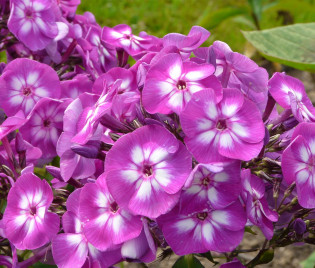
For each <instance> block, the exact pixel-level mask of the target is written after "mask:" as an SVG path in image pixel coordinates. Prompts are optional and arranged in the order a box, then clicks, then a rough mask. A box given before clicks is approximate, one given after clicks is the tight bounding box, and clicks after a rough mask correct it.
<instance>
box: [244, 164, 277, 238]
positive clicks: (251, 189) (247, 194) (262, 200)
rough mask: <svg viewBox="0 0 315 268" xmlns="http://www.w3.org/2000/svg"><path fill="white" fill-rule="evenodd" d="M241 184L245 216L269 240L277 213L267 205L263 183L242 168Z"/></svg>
mask: <svg viewBox="0 0 315 268" xmlns="http://www.w3.org/2000/svg"><path fill="white" fill-rule="evenodd" d="M242 184H243V190H244V192H243V193H242V197H243V199H244V202H245V204H246V212H247V217H248V219H249V221H250V222H251V223H252V224H254V225H256V226H258V227H259V228H260V229H261V231H262V232H263V234H264V235H265V237H266V238H267V239H268V240H270V239H271V238H272V237H273V222H277V221H278V213H277V212H276V211H273V210H271V209H270V208H269V206H268V203H267V200H266V197H265V184H264V182H263V180H262V179H260V178H258V177H256V176H255V175H252V174H251V171H250V170H249V169H246V170H242Z"/></svg>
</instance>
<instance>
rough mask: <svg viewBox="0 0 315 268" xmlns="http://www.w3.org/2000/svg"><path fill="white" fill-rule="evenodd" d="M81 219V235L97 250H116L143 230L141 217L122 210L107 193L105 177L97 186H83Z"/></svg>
mask: <svg viewBox="0 0 315 268" xmlns="http://www.w3.org/2000/svg"><path fill="white" fill-rule="evenodd" d="M80 218H81V219H82V220H83V221H84V227H83V233H84V235H85V237H86V239H87V241H88V242H89V243H91V244H92V245H93V246H95V247H96V248H97V249H99V250H107V249H111V248H115V247H117V246H118V245H120V244H121V243H123V242H126V241H128V240H130V239H133V238H136V237H138V236H139V235H140V233H141V230H142V228H143V224H142V221H141V218H140V216H134V215H132V214H131V213H130V212H129V211H128V210H126V209H124V208H121V207H120V206H119V205H118V204H117V202H116V201H115V199H114V198H113V197H112V195H111V194H110V193H109V191H108V189H107V186H106V182H105V175H104V174H103V175H101V176H100V177H99V178H98V179H97V181H96V183H88V184H86V185H85V186H84V187H83V189H82V192H81V195H80Z"/></svg>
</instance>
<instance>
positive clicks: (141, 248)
mask: <svg viewBox="0 0 315 268" xmlns="http://www.w3.org/2000/svg"><path fill="white" fill-rule="evenodd" d="M142 221H143V229H142V231H141V233H140V235H139V236H138V237H136V238H133V239H131V240H128V241H126V242H125V243H124V244H123V245H122V247H121V255H122V257H123V258H125V259H127V260H136V261H139V260H140V261H141V262H147V263H148V262H152V261H154V260H155V257H156V245H155V242H154V240H153V238H152V235H151V233H150V230H149V227H148V222H147V220H145V219H143V220H142Z"/></svg>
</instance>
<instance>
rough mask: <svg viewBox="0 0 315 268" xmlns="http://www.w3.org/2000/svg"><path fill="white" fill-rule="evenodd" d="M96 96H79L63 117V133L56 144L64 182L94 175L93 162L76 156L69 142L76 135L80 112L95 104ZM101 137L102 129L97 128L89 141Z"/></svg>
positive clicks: (100, 127)
mask: <svg viewBox="0 0 315 268" xmlns="http://www.w3.org/2000/svg"><path fill="white" fill-rule="evenodd" d="M97 98H98V96H97V95H92V94H88V93H84V94H81V95H80V96H79V97H78V98H77V99H75V100H74V101H73V102H71V103H70V105H69V106H68V107H67V109H66V110H65V113H64V117H63V132H62V133H61V135H60V137H59V139H58V142H57V148H56V149H57V154H58V155H59V156H60V174H61V176H62V178H63V179H64V180H65V181H68V180H69V179H70V178H71V177H73V178H75V179H84V178H87V177H89V176H91V175H93V174H94V172H95V160H94V159H88V158H85V157H82V156H80V155H78V154H76V153H75V152H74V151H73V150H72V149H71V146H72V144H74V143H73V142H72V141H71V140H72V138H73V137H74V136H75V135H76V134H77V133H78V128H79V127H80V125H79V124H78V122H79V120H80V116H81V114H82V112H83V111H84V110H85V109H86V108H88V107H91V106H93V105H94V104H95V102H96V101H97ZM102 135H103V127H102V126H100V125H99V126H98V128H97V129H96V131H95V133H94V135H92V136H91V138H90V140H100V139H101V137H102Z"/></svg>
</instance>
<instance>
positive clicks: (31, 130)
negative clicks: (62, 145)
mask: <svg viewBox="0 0 315 268" xmlns="http://www.w3.org/2000/svg"><path fill="white" fill-rule="evenodd" d="M68 103H69V101H66V102H62V101H58V100H53V99H50V98H43V99H41V100H40V101H39V102H38V103H37V104H36V105H35V107H34V109H33V110H32V112H31V113H30V115H29V119H28V121H27V123H26V124H25V125H24V126H23V127H21V129H20V132H21V133H22V134H23V137H24V138H25V140H27V141H28V142H30V143H31V144H32V145H33V146H36V147H38V148H40V149H41V150H42V152H44V155H43V157H44V159H52V158H53V157H55V156H57V152H56V145H57V141H58V138H59V136H60V134H61V132H62V125H63V124H62V119H63V113H64V110H65V108H66V106H67V104H68Z"/></svg>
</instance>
